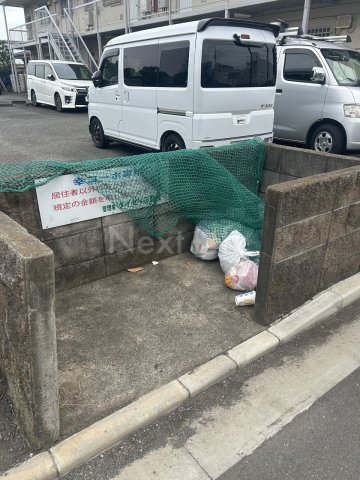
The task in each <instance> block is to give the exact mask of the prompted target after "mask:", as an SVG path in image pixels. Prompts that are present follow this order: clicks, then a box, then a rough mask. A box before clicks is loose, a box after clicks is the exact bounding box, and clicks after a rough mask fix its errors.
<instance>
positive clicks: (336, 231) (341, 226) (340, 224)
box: [329, 206, 349, 240]
mask: <svg viewBox="0 0 360 480" xmlns="http://www.w3.org/2000/svg"><path fill="white" fill-rule="evenodd" d="M348 216H349V206H346V207H342V208H337V209H335V210H333V211H332V212H331V217H332V218H331V227H330V232H329V240H333V239H334V238H336V237H341V236H343V235H345V234H346V225H347V222H348Z"/></svg>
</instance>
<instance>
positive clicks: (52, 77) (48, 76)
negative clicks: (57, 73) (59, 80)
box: [46, 73, 55, 80]
mask: <svg viewBox="0 0 360 480" xmlns="http://www.w3.org/2000/svg"><path fill="white" fill-rule="evenodd" d="M46 78H47V79H48V80H55V77H54V75H53V74H52V73H49V75H46Z"/></svg>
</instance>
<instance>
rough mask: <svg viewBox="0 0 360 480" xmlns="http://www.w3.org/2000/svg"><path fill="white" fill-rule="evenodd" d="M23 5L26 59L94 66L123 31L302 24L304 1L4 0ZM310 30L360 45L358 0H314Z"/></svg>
mask: <svg viewBox="0 0 360 480" xmlns="http://www.w3.org/2000/svg"><path fill="white" fill-rule="evenodd" d="M0 5H5V6H6V5H8V6H14V7H23V8H24V12H25V19H26V23H25V24H24V25H20V26H19V27H16V28H13V29H11V30H10V32H9V34H10V41H11V45H12V47H13V48H14V49H22V50H23V51H24V52H25V54H26V55H25V57H26V58H59V59H63V58H64V59H69V60H72V59H74V60H79V61H83V62H85V63H86V64H88V66H89V67H90V68H91V69H92V70H95V69H96V66H97V63H98V61H99V57H100V55H101V52H102V49H103V46H104V45H105V44H106V43H107V42H108V41H109V40H110V39H111V38H113V37H115V36H117V35H121V34H123V33H125V32H131V31H135V30H139V29H146V28H150V27H155V26H160V25H165V24H169V23H178V22H184V21H190V20H195V19H200V18H207V17H216V16H219V17H224V16H225V17H234V18H241V17H244V16H245V17H246V18H249V19H253V20H258V21H264V22H271V21H274V20H275V19H278V18H281V19H282V20H285V21H287V22H288V23H289V24H290V26H298V25H301V23H302V16H303V8H304V0H0ZM308 32H309V33H311V34H314V35H319V36H324V37H325V36H327V35H343V34H350V35H351V37H352V44H350V46H352V47H354V48H358V49H360V2H359V0H312V3H311V10H310V19H309V31H308Z"/></svg>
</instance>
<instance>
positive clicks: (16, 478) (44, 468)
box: [1, 452, 59, 480]
mask: <svg viewBox="0 0 360 480" xmlns="http://www.w3.org/2000/svg"><path fill="white" fill-rule="evenodd" d="M1 478H4V479H5V478H6V480H56V479H57V478H59V477H58V471H57V469H56V466H55V464H54V462H53V460H52V457H51V455H50V453H49V452H44V453H39V455H36V457H33V458H30V459H29V460H27V461H26V462H24V463H23V464H21V465H19V466H18V467H14V468H12V469H11V470H8V471H7V472H6V473H5V474H4V475H3V476H1Z"/></svg>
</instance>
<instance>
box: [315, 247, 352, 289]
mask: <svg viewBox="0 0 360 480" xmlns="http://www.w3.org/2000/svg"><path fill="white" fill-rule="evenodd" d="M359 270H360V253H359V252H358V253H356V254H355V255H351V252H349V255H345V254H344V256H343V258H339V262H338V263H333V264H331V265H330V266H329V267H327V268H324V269H323V271H322V273H321V281H320V287H319V290H325V289H326V288H329V287H331V286H332V285H335V284H336V283H337V282H340V281H341V280H343V279H344V278H348V277H351V276H352V275H355V274H356V273H357V272H358V271H359Z"/></svg>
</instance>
